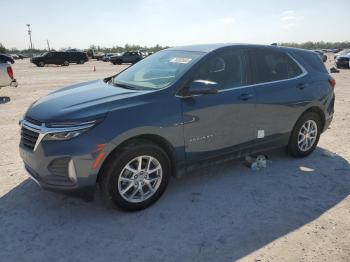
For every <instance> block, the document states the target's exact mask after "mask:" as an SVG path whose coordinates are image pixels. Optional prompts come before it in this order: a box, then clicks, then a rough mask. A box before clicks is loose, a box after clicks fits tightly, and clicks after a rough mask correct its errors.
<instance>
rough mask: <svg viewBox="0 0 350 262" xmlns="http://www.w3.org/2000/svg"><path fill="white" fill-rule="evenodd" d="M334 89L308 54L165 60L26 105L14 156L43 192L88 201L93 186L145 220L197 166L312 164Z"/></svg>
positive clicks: (166, 56)
mask: <svg viewBox="0 0 350 262" xmlns="http://www.w3.org/2000/svg"><path fill="white" fill-rule="evenodd" d="M334 86H335V80H334V79H333V78H332V77H331V76H330V75H329V74H328V72H327V70H326V68H325V66H324V65H323V63H322V61H321V60H320V59H319V57H318V55H317V54H316V53H314V52H311V51H306V50H300V49H292V48H283V47H277V46H260V45H241V44H237V45H235V44H212V45H196V46H185V47H176V48H169V49H166V50H163V51H160V52H158V53H155V54H153V55H151V56H149V57H147V58H145V59H144V60H141V61H140V62H138V63H137V64H135V65H133V66H131V67H129V68H128V69H126V70H124V71H123V72H121V73H119V74H117V75H115V76H113V77H108V78H106V79H103V80H96V81H91V82H86V83H81V84H76V85H72V86H68V87H65V88H63V89H60V90H58V91H55V92H52V93H51V94H49V95H47V96H46V97H43V98H41V99H39V100H38V101H36V102H34V103H33V104H32V105H31V106H30V108H29V109H28V111H27V112H26V114H25V115H24V118H23V120H21V142H20V154H21V157H22V159H23V161H24V165H25V168H26V170H27V171H28V172H29V174H30V176H31V177H32V178H33V179H34V180H35V181H36V182H37V183H38V184H40V185H41V186H42V187H43V188H45V189H49V190H54V191H61V192H66V193H70V194H76V195H79V196H81V197H84V198H86V199H92V198H93V196H94V191H95V187H96V184H99V185H100V187H101V191H102V193H103V195H104V197H105V198H106V199H107V200H108V201H111V202H113V203H115V204H116V205H118V206H120V207H121V208H124V209H127V210H138V209H143V208H146V207H147V206H149V205H151V204H153V203H154V202H155V201H157V200H158V199H159V198H160V196H161V195H162V193H163V192H164V191H165V189H166V187H167V184H168V182H169V179H170V177H171V176H175V175H176V174H177V173H179V172H182V171H183V170H184V169H185V168H186V167H188V166H189V165H193V164H194V163H197V162H198V161H209V159H212V158H213V157H218V156H225V155H230V157H232V156H235V157H241V156H245V155H248V154H254V153H257V152H260V151H263V150H267V149H271V148H276V147H287V149H288V151H289V153H290V154H291V155H292V156H294V157H305V156H307V155H309V154H310V153H311V152H312V151H314V149H315V147H316V145H317V143H318V140H319V138H320V134H321V133H322V132H323V131H325V130H326V129H327V128H328V126H329V124H330V122H331V120H332V116H333V112H334V100H335V99H334V90H333V89H334Z"/></svg>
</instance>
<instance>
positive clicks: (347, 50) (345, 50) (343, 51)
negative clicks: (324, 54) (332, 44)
mask: <svg viewBox="0 0 350 262" xmlns="http://www.w3.org/2000/svg"><path fill="white" fill-rule="evenodd" d="M347 54H350V49H344V50H342V51H340V52H339V53H337V54H336V55H335V56H334V59H337V57H338V56H342V55H347Z"/></svg>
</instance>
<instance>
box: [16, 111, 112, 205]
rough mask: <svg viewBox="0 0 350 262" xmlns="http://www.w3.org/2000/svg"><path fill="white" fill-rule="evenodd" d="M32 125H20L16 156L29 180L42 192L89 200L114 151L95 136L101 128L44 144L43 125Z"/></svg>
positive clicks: (100, 138) (35, 123)
mask: <svg viewBox="0 0 350 262" xmlns="http://www.w3.org/2000/svg"><path fill="white" fill-rule="evenodd" d="M29 121H31V122H29ZM36 121H37V120H34V119H30V118H28V119H27V120H23V121H21V122H20V123H21V141H20V145H19V152H20V156H21V158H22V160H23V162H24V166H25V169H26V170H27V172H28V173H29V175H30V177H32V178H33V179H34V180H35V181H36V182H37V183H38V184H39V185H40V186H41V187H42V188H44V189H48V190H51V191H60V192H63V193H67V194H70V195H77V196H80V197H83V198H85V199H92V198H93V195H94V191H95V185H96V180H97V176H98V172H99V170H100V168H101V165H102V164H103V161H104V159H105V157H106V156H107V155H108V154H109V153H110V152H111V151H112V150H113V148H114V145H113V144H109V143H106V142H105V140H104V138H103V137H101V136H100V135H99V134H101V133H102V134H103V133H104V131H101V128H102V129H103V128H104V127H103V125H96V126H95V127H93V128H91V130H88V131H87V132H85V133H83V134H81V135H79V136H78V137H75V138H72V139H69V140H64V141H59V140H45V139H44V137H45V134H46V133H45V132H46V131H47V129H46V128H45V124H44V123H41V124H40V122H36ZM51 130H52V129H51ZM47 132H49V131H47ZM101 155H102V158H101Z"/></svg>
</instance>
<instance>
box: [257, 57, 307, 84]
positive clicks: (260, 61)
mask: <svg viewBox="0 0 350 262" xmlns="http://www.w3.org/2000/svg"><path fill="white" fill-rule="evenodd" d="M252 59H253V61H254V64H255V67H254V71H253V77H254V82H255V83H264V82H273V81H278V80H285V79H290V78H293V77H296V76H299V75H301V74H302V70H301V69H300V68H299V66H298V65H297V64H296V63H295V61H294V60H293V59H292V58H291V57H290V56H288V55H287V54H285V53H283V52H279V51H271V50H256V51H254V52H253V55H252Z"/></svg>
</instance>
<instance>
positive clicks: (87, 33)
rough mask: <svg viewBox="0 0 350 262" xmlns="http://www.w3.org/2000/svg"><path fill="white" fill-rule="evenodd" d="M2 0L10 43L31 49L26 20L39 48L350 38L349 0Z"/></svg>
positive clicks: (3, 32)
mask: <svg viewBox="0 0 350 262" xmlns="http://www.w3.org/2000/svg"><path fill="white" fill-rule="evenodd" d="M1 2H2V3H1V4H0V6H1V10H2V11H1V16H2V18H1V23H0V43H2V44H3V45H4V46H5V47H6V48H19V49H24V48H28V47H29V37H28V33H27V27H26V24H28V23H29V24H31V29H32V39H33V45H34V47H35V48H46V40H47V39H48V40H49V41H50V45H51V47H52V48H56V49H59V48H67V47H72V48H82V49H83V48H88V47H89V46H90V45H92V44H94V45H100V46H103V47H112V46H115V45H124V44H126V43H129V44H139V45H142V46H152V45H156V44H160V45H168V46H178V45H187V44H200V43H228V42H232V43H257V44H271V43H274V42H278V43H280V42H297V43H301V42H306V41H322V40H323V41H330V42H336V41H350V27H349V25H350V15H349V10H350V0H333V1H330V0H318V1H312V0H288V1H285V0H270V1H264V0H260V1H258V0H256V1H251V0H240V1H236V0H216V1H214V0H211V1H207V0H187V1H186V0H176V1H175V0H129V1H127V0H125V1H124V0H99V1H92V0H85V1H83V0H70V1H67V0H60V1H57V0H30V1H21V0H13V1H5V0H1ZM5 10H8V12H6V11H5Z"/></svg>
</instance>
